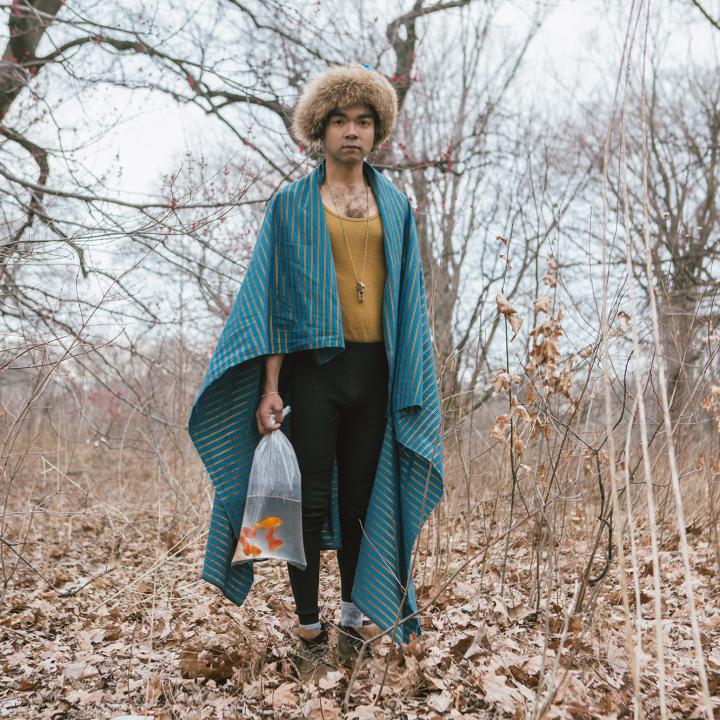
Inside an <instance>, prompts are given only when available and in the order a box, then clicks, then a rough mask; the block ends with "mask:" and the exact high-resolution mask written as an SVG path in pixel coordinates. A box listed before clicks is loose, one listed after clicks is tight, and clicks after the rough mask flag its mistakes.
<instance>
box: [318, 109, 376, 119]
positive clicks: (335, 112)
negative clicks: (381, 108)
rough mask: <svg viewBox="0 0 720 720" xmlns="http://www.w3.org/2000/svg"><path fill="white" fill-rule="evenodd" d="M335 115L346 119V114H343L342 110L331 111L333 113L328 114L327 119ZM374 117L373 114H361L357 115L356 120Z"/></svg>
mask: <svg viewBox="0 0 720 720" xmlns="http://www.w3.org/2000/svg"><path fill="white" fill-rule="evenodd" d="M335 115H339V116H341V117H347V113H344V112H343V111H342V110H333V111H332V112H331V113H330V114H329V116H328V117H333V116H335ZM374 117H375V115H374V113H362V114H360V115H358V119H361V118H363V119H364V118H374Z"/></svg>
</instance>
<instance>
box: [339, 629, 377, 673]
mask: <svg viewBox="0 0 720 720" xmlns="http://www.w3.org/2000/svg"><path fill="white" fill-rule="evenodd" d="M371 625H372V627H373V628H375V632H370V633H369V634H367V635H366V634H365V633H366V632H367V630H368V629H370V626H371ZM336 628H337V632H338V640H337V652H338V659H339V660H340V662H341V663H342V664H343V665H345V666H349V665H351V664H352V663H353V661H354V660H355V658H356V657H357V656H358V655H359V654H360V649H361V648H362V646H363V643H364V642H365V640H366V639H367V638H370V637H372V636H373V635H374V634H375V633H376V632H377V631H378V630H379V628H378V626H377V625H375V623H373V622H371V621H370V620H365V621H364V622H363V624H362V625H361V626H353V625H340V624H338V625H336ZM372 654H373V652H372V646H371V645H366V646H365V651H364V652H363V658H368V657H371V656H372Z"/></svg>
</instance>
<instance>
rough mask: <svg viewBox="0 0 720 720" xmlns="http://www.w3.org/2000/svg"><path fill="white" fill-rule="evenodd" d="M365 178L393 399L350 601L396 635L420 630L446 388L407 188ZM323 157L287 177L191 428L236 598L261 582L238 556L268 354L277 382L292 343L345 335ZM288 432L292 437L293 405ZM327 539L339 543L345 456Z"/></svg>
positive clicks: (217, 556) (321, 357) (214, 538)
mask: <svg viewBox="0 0 720 720" xmlns="http://www.w3.org/2000/svg"><path fill="white" fill-rule="evenodd" d="M363 169H364V172H365V176H366V178H367V180H368V182H369V183H370V187H371V189H372V191H373V194H374V196H375V200H376V202H377V205H378V209H379V212H380V217H381V220H382V223H383V229H384V232H383V236H384V245H385V259H386V267H387V273H386V281H385V289H384V295H383V337H384V341H385V349H386V352H387V358H388V369H389V387H388V406H387V412H386V417H387V418H388V421H387V423H386V428H385V436H384V439H383V444H382V449H381V452H380V458H379V461H378V466H377V472H376V476H375V480H374V485H373V490H372V494H371V497H370V504H369V507H368V513H367V517H366V519H365V528H364V530H365V532H364V534H363V539H362V544H361V547H360V556H359V559H358V567H357V573H356V576H355V583H354V585H353V590H352V599H353V601H354V602H355V604H356V605H357V606H358V607H359V608H360V609H362V611H363V612H364V613H365V614H366V615H367V616H368V617H369V618H370V619H371V620H373V621H374V622H375V623H377V624H378V625H379V626H380V627H381V628H383V629H388V628H390V627H392V626H393V625H395V624H396V623H399V625H398V627H397V628H396V629H395V630H394V631H393V633H392V636H393V639H394V640H395V641H396V642H398V643H406V642H408V641H409V639H410V633H412V632H415V633H417V634H419V633H420V623H419V622H418V620H417V618H416V617H415V618H408V619H407V620H405V618H407V616H408V615H410V614H412V613H413V612H415V611H416V610H417V603H416V598H415V590H414V586H413V582H412V576H411V574H410V573H409V570H410V563H411V559H412V552H413V546H414V543H415V541H416V539H417V535H418V533H419V531H420V528H421V527H422V526H423V524H424V523H425V521H426V520H427V518H428V516H429V514H430V512H431V511H432V509H433V508H434V507H435V505H436V504H437V503H438V502H439V500H440V498H441V497H442V493H443V447H442V435H441V412H440V397H439V392H438V385H437V376H436V373H435V365H434V361H433V349H432V338H431V333H430V324H429V321H428V312H427V300H426V296H425V283H424V278H423V272H422V264H421V261H420V253H419V248H418V241H417V231H416V226H415V220H414V218H413V214H412V210H411V208H410V203H409V201H408V198H407V197H406V196H405V195H404V194H403V193H402V192H400V190H398V189H397V188H396V187H395V186H394V185H393V184H392V183H391V182H390V181H389V180H388V179H387V178H385V177H384V176H383V175H382V174H380V173H379V172H378V171H377V170H376V169H375V168H374V167H373V166H372V165H370V164H369V163H367V162H366V163H364V166H363ZM324 175H325V163H324V162H323V163H321V164H320V165H319V166H318V167H317V168H315V169H314V170H313V171H312V172H310V173H309V174H307V175H305V176H304V177H302V178H300V179H299V180H297V181H295V182H293V183H289V184H288V185H286V186H285V187H284V188H282V189H281V190H280V191H279V192H278V193H277V194H276V195H275V196H274V197H273V198H272V199H271V200H270V202H269V203H268V207H267V211H266V213H265V217H264V219H263V223H262V227H261V229H260V233H259V235H258V238H257V242H256V245H255V248H254V250H253V254H252V257H251V260H250V263H249V265H248V268H247V272H246V275H245V278H244V280H243V282H242V285H241V287H240V290H239V292H238V295H237V297H236V299H235V302H234V304H233V307H232V309H231V312H230V316H229V318H228V320H227V322H226V324H225V327H224V328H223V330H222V333H221V335H220V339H219V341H218V343H217V346H216V347H215V350H214V351H213V354H212V357H211V360H210V366H209V368H208V371H207V373H206V376H205V379H204V382H203V385H202V388H201V390H200V393H199V395H198V397H197V399H196V400H195V403H194V405H193V408H192V411H191V414H190V419H189V426H188V431H189V433H190V437H191V438H192V441H193V443H194V445H195V448H196V449H197V452H198V454H199V455H200V457H201V458H202V461H203V463H204V465H205V467H206V469H207V472H208V474H209V476H210V479H211V480H212V483H213V485H214V488H215V497H214V502H213V509H212V515H211V518H210V527H209V530H208V539H207V547H206V552H205V561H204V565H203V570H202V578H203V579H204V580H206V581H207V582H209V583H211V584H213V585H215V586H217V587H218V588H220V590H221V591H222V592H223V594H224V595H225V596H226V597H227V598H228V599H229V600H231V601H232V602H234V603H236V604H238V605H241V604H242V603H243V601H244V600H245V598H246V597H247V595H248V593H249V591H250V588H251V586H252V582H253V566H252V563H242V564H240V565H234V566H231V563H230V561H231V558H232V556H233V553H234V551H235V545H236V543H237V538H238V534H239V531H240V525H241V523H242V517H243V510H244V506H245V496H246V493H247V482H248V476H249V473H250V466H251V464H252V460H253V454H254V452H255V447H256V445H257V443H258V441H259V440H260V438H261V436H260V434H259V433H258V431H257V426H256V422H255V411H256V409H257V404H258V401H259V396H260V392H261V391H260V384H261V380H262V363H263V356H264V355H268V354H278V353H283V354H285V358H284V360H283V365H282V369H281V372H280V379H279V390H280V394H281V395H282V397H283V403H284V404H285V405H288V404H289V405H290V406H291V407H292V394H291V393H292V390H291V387H290V384H289V382H288V377H289V369H290V367H291V364H292V353H294V352H296V351H298V350H308V349H310V350H313V359H314V360H315V362H317V363H318V364H321V363H323V362H326V361H328V360H329V359H330V358H331V357H333V356H334V355H335V354H337V353H339V352H341V351H342V350H343V348H344V347H345V345H344V340H343V329H342V315H341V308H340V303H339V300H338V292H337V284H336V277H335V267H334V263H333V258H332V248H331V243H330V237H329V233H328V230H327V226H326V223H325V217H324V212H323V205H322V201H321V196H320V184H321V183H322V181H323V178H324ZM280 431H281V432H285V433H286V434H287V435H288V436H289V437H292V411H291V412H290V413H289V415H287V417H286V418H285V420H284V421H283V425H282V428H281V430H280ZM332 486H333V487H332V496H331V498H332V499H331V504H330V508H329V511H328V515H327V517H326V520H325V525H324V527H323V531H322V540H321V548H322V549H324V550H328V549H334V548H338V547H340V545H341V542H342V539H341V536H340V521H339V513H338V492H337V464H336V465H335V467H334V470H333V477H332Z"/></svg>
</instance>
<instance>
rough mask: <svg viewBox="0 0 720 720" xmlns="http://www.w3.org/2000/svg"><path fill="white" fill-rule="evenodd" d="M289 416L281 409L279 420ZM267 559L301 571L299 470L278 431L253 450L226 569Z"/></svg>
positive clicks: (302, 564)
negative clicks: (237, 529) (234, 544)
mask: <svg viewBox="0 0 720 720" xmlns="http://www.w3.org/2000/svg"><path fill="white" fill-rule="evenodd" d="M289 412H290V406H289V405H287V406H286V407H284V408H283V418H284V417H285V416H286V415H287V414H288V413H289ZM270 417H271V418H272V420H273V422H275V417H274V416H273V415H271V416H270ZM271 558H273V559H277V560H285V561H287V562H289V563H290V564H291V565H294V566H295V567H297V568H299V569H300V570H304V569H305V568H306V567H307V563H306V561H305V549H304V547H303V539H302V488H301V484H300V467H299V465H298V461H297V457H296V456H295V450H294V448H293V446H292V443H291V442H290V440H288V438H287V437H286V436H285V434H284V433H283V432H281V431H280V429H279V428H278V429H277V430H273V431H272V432H270V433H268V434H267V435H263V437H262V439H261V440H260V442H259V443H258V445H257V447H256V448H255V455H254V456H253V463H252V468H251V469H250V478H249V480H248V492H247V500H246V502H245V512H244V514H243V521H242V526H241V528H240V537H239V539H238V543H237V547H236V549H235V554H234V555H233V559H232V561H231V563H230V564H231V565H236V564H238V563H243V562H253V561H255V562H256V561H258V560H267V559H271Z"/></svg>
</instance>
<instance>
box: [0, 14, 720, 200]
mask: <svg viewBox="0 0 720 720" xmlns="http://www.w3.org/2000/svg"><path fill="white" fill-rule="evenodd" d="M380 4H381V5H382V3H380ZM537 4H538V3H536V2H534V1H530V0H514V1H509V2H507V4H506V5H505V6H504V7H503V9H502V11H501V12H500V13H499V14H498V15H497V18H496V21H497V25H496V28H497V30H496V31H497V33H498V37H499V38H505V37H506V36H507V35H513V33H514V31H517V32H520V33H521V32H522V28H524V27H526V26H527V22H528V18H529V16H530V14H531V13H532V12H533V11H534V9H535V8H536V6H537ZM387 5H388V12H390V11H391V6H392V8H395V7H396V6H397V5H396V3H392V4H391V3H387ZM630 5H631V3H630V2H629V1H628V2H625V1H624V0H617V1H616V2H612V1H610V2H601V1H600V0H556V1H555V2H547V3H543V6H544V7H546V8H548V9H549V10H550V14H549V16H548V18H547V20H546V21H545V23H544V25H543V28H542V29H541V31H540V32H539V34H538V36H537V38H536V39H535V40H534V42H533V44H532V46H531V48H530V51H529V54H528V56H527V60H526V62H525V63H524V66H523V69H522V71H521V76H520V78H519V79H518V81H517V82H516V83H515V87H514V89H513V91H512V94H511V95H510V96H509V98H508V99H507V100H508V102H509V103H511V104H513V103H515V104H517V106H518V108H520V107H527V106H528V105H533V104H535V105H536V106H541V107H542V106H545V107H546V109H547V110H548V112H550V113H552V112H556V113H561V114H571V113H572V112H573V111H574V110H575V109H576V108H577V106H578V104H579V103H582V102H583V101H584V100H585V99H587V98H592V97H593V96H595V97H597V94H598V92H599V88H604V92H607V93H608V99H609V98H610V97H611V96H612V95H611V93H612V91H613V88H614V84H615V81H616V75H617V67H618V64H619V58H620V53H621V46H622V41H623V37H624V27H625V23H626V22H627V17H626V13H627V9H628V8H629V6H630ZM606 6H610V7H612V8H613V10H614V11H613V12H609V11H606V10H605V7H606ZM653 7H654V10H655V18H654V20H653V24H652V28H653V30H654V31H662V33H661V34H662V35H663V37H666V38H667V39H668V46H667V49H666V51H665V55H664V58H665V59H664V62H668V63H677V62H686V61H688V60H689V59H694V60H695V61H697V62H708V63H713V64H715V65H717V63H718V48H717V41H718V37H719V36H720V32H718V31H715V30H713V29H712V27H711V26H710V24H709V23H707V22H706V21H704V20H702V18H700V17H699V14H698V13H697V12H696V11H695V10H693V9H692V8H691V7H690V5H689V2H684V3H680V2H677V1H671V0H659V2H655V3H654V6H653ZM688 23H692V25H691V26H689V25H688ZM3 30H4V31H5V32H6V31H7V28H6V27H5V28H3ZM380 30H381V27H379V26H378V28H377V31H380ZM370 31H371V30H370ZM638 69H639V68H638ZM137 101H138V94H137V93H135V94H134V96H133V97H131V96H130V94H129V93H127V92H125V91H123V90H120V89H113V88H109V89H107V88H106V89H103V90H101V91H98V92H96V93H95V95H94V96H92V97H91V98H90V99H89V101H88V99H87V98H86V99H85V101H84V103H83V105H82V107H81V108H80V107H77V108H76V109H75V110H76V111H77V112H79V113H81V115H79V116H78V119H77V120H78V121H77V122H76V123H73V112H74V110H73V107H72V105H68V104H66V105H64V106H63V110H62V113H60V114H58V115H57V117H58V118H59V120H60V122H61V123H62V124H63V125H65V126H66V127H70V126H73V124H75V125H77V126H78V129H79V130H80V131H81V132H82V127H83V123H82V118H88V119H90V122H92V119H93V118H94V117H97V118H102V116H103V113H104V112H106V111H107V110H109V109H110V108H112V107H113V106H115V107H117V110H114V109H113V110H112V114H113V116H115V114H116V113H117V114H118V115H119V117H120V118H122V123H121V125H120V126H119V127H118V128H117V129H116V130H113V131H112V132H111V133H110V134H109V135H103V136H100V137H98V140H97V142H96V143H94V144H93V145H92V146H91V147H90V148H89V149H88V151H87V152H85V153H84V157H83V160H84V162H85V164H86V166H87V167H88V168H89V169H91V170H92V172H93V173H94V174H96V175H98V176H100V175H102V174H103V173H104V172H107V171H108V169H109V168H111V167H112V168H114V172H113V174H112V175H111V176H110V177H109V178H108V180H107V183H108V186H109V187H110V188H116V189H117V190H118V191H119V192H122V193H124V194H126V196H127V195H128V194H129V195H135V194H136V193H137V194H139V195H142V194H147V193H149V192H152V191H154V190H157V188H158V187H159V177H160V175H161V174H162V173H170V172H174V171H176V170H177V169H178V167H179V166H180V163H181V162H182V161H183V156H184V154H185V153H186V152H188V151H190V152H192V153H193V154H197V153H201V152H207V153H209V154H210V155H211V156H212V157H215V158H217V157H218V153H220V155H221V157H222V158H227V159H229V158H230V157H231V156H232V154H233V153H238V154H240V155H242V153H243V149H242V147H239V146H238V145H235V146H233V145H232V144H230V145H229V146H228V147H227V148H226V149H225V148H218V147H217V143H218V136H222V128H220V127H216V129H217V131H218V134H216V133H213V132H212V131H211V128H212V127H213V124H214V122H215V121H213V120H212V119H210V118H208V116H207V115H205V114H204V113H203V112H201V111H200V109H199V108H197V107H195V106H192V105H189V106H186V107H182V106H179V105H177V104H175V103H174V102H173V101H172V100H171V99H170V98H168V97H167V96H164V95H161V94H159V93H157V94H155V95H149V94H148V95H147V97H145V98H144V99H143V100H142V103H141V106H140V107H138V103H137ZM217 125H218V126H219V123H218V124H217ZM226 137H227V136H226ZM119 169H121V175H118V174H117V171H118V170H119Z"/></svg>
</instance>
